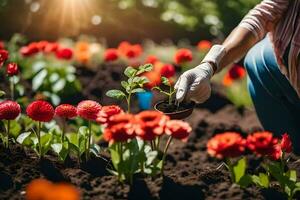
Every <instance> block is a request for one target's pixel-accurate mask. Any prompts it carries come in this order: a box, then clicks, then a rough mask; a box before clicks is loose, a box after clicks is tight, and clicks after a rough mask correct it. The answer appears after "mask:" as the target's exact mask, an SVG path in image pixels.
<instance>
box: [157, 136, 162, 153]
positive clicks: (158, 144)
mask: <svg viewBox="0 0 300 200" xmlns="http://www.w3.org/2000/svg"><path fill="white" fill-rule="evenodd" d="M160 138H161V136H158V137H157V143H156V150H157V151H159V146H160Z"/></svg>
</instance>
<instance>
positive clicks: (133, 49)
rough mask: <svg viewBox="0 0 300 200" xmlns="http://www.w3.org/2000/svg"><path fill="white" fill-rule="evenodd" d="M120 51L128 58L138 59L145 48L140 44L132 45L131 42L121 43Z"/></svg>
mask: <svg viewBox="0 0 300 200" xmlns="http://www.w3.org/2000/svg"><path fill="white" fill-rule="evenodd" d="M118 51H119V52H120V54H122V55H124V56H126V57H127V58H136V57H138V56H140V55H141V54H142V53H143V48H142V46H141V45H139V44H135V45H132V44H130V43H129V42H126V41H125V42H121V43H120V45H119V47H118Z"/></svg>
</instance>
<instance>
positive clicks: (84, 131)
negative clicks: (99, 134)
mask: <svg viewBox="0 0 300 200" xmlns="http://www.w3.org/2000/svg"><path fill="white" fill-rule="evenodd" d="M88 131H89V128H88V127H86V126H81V127H79V131H78V133H79V135H82V136H84V137H88V135H89V132H88Z"/></svg>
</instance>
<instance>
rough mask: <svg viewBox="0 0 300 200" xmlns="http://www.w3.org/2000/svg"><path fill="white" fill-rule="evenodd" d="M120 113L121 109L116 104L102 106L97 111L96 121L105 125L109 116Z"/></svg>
mask: <svg viewBox="0 0 300 200" xmlns="http://www.w3.org/2000/svg"><path fill="white" fill-rule="evenodd" d="M120 113H123V110H122V108H120V107H119V106H117V105H111V106H103V107H102V109H101V111H100V112H99V113H98V116H97V119H96V121H97V122H98V123H100V124H103V125H107V123H108V121H109V118H110V117H112V116H114V115H117V114H120Z"/></svg>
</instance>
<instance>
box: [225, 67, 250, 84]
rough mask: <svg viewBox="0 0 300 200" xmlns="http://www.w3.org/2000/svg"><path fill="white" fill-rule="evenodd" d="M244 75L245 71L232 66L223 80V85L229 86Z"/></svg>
mask: <svg viewBox="0 0 300 200" xmlns="http://www.w3.org/2000/svg"><path fill="white" fill-rule="evenodd" d="M245 75H246V70H245V69H244V68H243V67H242V66H240V65H234V66H233V67H231V68H230V69H229V71H228V72H227V73H226V74H225V76H224V78H223V85H224V86H230V85H231V84H232V83H233V81H234V80H238V79H242V78H244V77H245Z"/></svg>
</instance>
